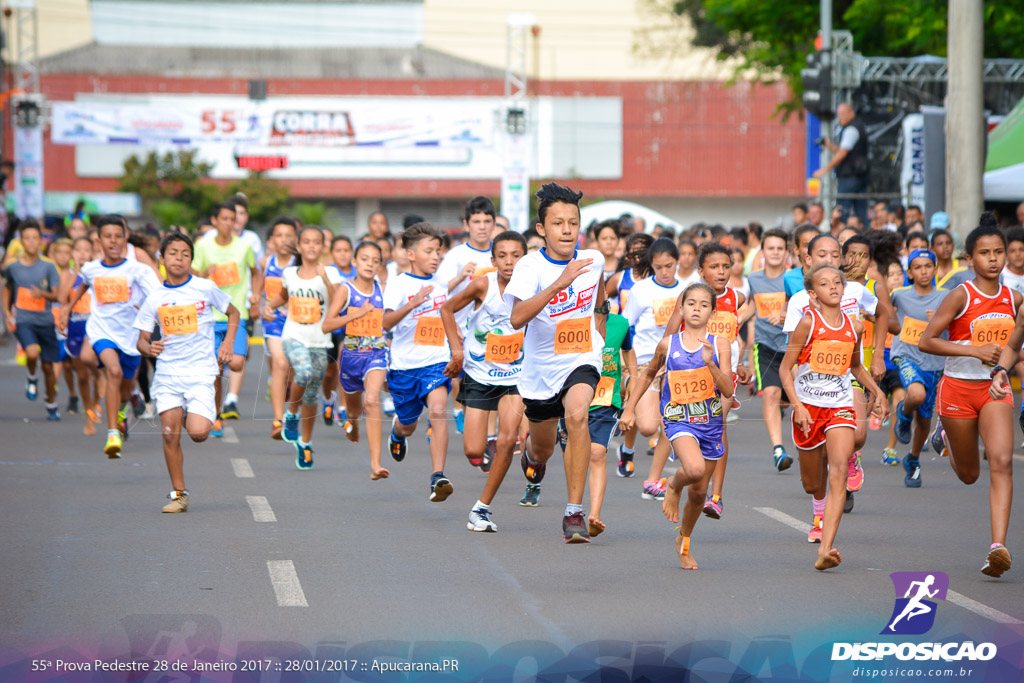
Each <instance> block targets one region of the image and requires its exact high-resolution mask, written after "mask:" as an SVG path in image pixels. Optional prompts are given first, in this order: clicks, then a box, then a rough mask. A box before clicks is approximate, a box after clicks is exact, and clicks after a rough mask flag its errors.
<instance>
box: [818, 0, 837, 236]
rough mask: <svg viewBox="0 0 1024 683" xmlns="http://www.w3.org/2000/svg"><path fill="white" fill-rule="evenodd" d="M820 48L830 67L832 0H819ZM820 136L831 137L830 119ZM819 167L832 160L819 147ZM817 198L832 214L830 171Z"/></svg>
mask: <svg viewBox="0 0 1024 683" xmlns="http://www.w3.org/2000/svg"><path fill="white" fill-rule="evenodd" d="M821 49H822V50H824V53H823V56H824V57H825V60H826V62H825V65H826V66H828V67H829V68H832V67H833V65H834V63H835V60H833V59H832V52H831V50H832V0H821ZM822 94H823V95H824V96H825V97H827V98H828V101H829V108H830V109H831V108H832V105H831V103H832V100H833V97H832V93H831V92H829V93H822ZM821 137H823V138H825V139H826V140H831V139H832V119H831V118H827V119H821ZM820 154H821V161H820V163H821V166H820V167H821V168H824V167H825V166H826V165H827V164H828V162H830V161H831V160H832V152H830V151H828V150H827V149H825V147H824V146H823V147H822V148H821V152H820ZM818 198H819V199H820V200H821V204H822V206H823V207H824V208H825V218H826V219H828V218H829V217H830V216H831V215H832V204H834V203H835V180H834V179H833V177H832V174H831V173H826V174H825V175H823V176H821V185H820V191H819V193H818Z"/></svg>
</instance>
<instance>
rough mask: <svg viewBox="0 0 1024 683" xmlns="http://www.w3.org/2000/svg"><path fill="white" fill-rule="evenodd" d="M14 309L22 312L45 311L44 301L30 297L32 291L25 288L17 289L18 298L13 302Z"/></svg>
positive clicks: (39, 297) (38, 297)
mask: <svg viewBox="0 0 1024 683" xmlns="http://www.w3.org/2000/svg"><path fill="white" fill-rule="evenodd" d="M14 307H15V308H20V309H21V310H23V311H33V312H35V313H42V312H43V311H45V310H46V299H44V298H43V297H41V296H32V290H31V289H29V288H27V287H18V298H17V300H15V302H14Z"/></svg>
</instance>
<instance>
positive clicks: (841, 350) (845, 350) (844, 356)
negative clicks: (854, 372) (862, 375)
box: [810, 339, 854, 375]
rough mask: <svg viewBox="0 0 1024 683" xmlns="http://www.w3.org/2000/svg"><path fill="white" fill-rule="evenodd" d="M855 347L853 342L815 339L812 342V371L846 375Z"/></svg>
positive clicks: (823, 373)
mask: <svg viewBox="0 0 1024 683" xmlns="http://www.w3.org/2000/svg"><path fill="white" fill-rule="evenodd" d="M853 347H854V343H853V342H844V341H826V340H824V339H815V340H814V341H813V342H812V343H811V360H810V366H811V371H812V372H817V373H821V374H822V375H845V374H846V373H847V371H849V369H850V362H851V361H852V359H853Z"/></svg>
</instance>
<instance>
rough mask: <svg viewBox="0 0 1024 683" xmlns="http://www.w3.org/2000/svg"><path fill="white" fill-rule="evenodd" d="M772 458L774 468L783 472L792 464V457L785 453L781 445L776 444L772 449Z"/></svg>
mask: <svg viewBox="0 0 1024 683" xmlns="http://www.w3.org/2000/svg"><path fill="white" fill-rule="evenodd" d="M772 460H774V461H775V469H776V470H778V471H779V472H785V471H786V470H788V469H789V468H790V467H791V466H792V465H793V458H791V457H790V456H789V454H788V453H786V449H785V448H783V447H782V446H776V447H775V449H774V450H773V451H772Z"/></svg>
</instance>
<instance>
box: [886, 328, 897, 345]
mask: <svg viewBox="0 0 1024 683" xmlns="http://www.w3.org/2000/svg"><path fill="white" fill-rule="evenodd" d="M895 338H896V337H894V336H893V334H892V332H890V333H889V334H887V335H885V348H887V349H891V348H892V341H893V339H895Z"/></svg>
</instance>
